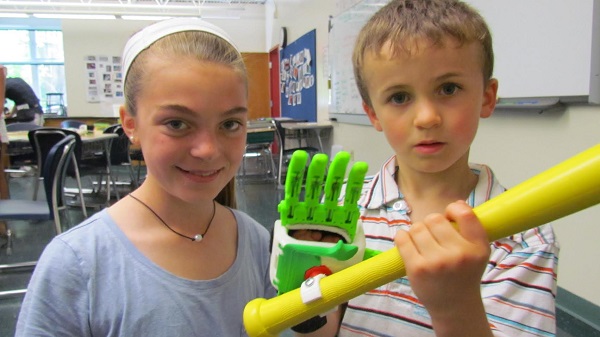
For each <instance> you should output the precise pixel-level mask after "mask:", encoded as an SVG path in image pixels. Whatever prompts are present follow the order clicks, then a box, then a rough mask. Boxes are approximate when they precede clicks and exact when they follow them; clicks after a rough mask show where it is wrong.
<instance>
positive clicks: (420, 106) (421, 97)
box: [364, 39, 497, 173]
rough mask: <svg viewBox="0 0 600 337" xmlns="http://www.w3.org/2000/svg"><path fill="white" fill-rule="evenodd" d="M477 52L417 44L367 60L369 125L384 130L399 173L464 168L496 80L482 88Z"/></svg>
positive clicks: (472, 45)
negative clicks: (408, 170)
mask: <svg viewBox="0 0 600 337" xmlns="http://www.w3.org/2000/svg"><path fill="white" fill-rule="evenodd" d="M480 49H481V47H480V46H479V45H478V44H476V43H470V44H464V45H460V46H457V44H456V43H453V41H452V40H448V39H447V40H446V41H444V44H443V45H442V46H431V45H429V44H427V43H419V44H418V45H417V46H416V48H414V49H413V53H410V54H409V53H405V52H401V53H398V54H397V55H393V56H392V55H391V54H390V52H389V46H384V48H382V53H381V55H378V56H375V55H367V56H366V57H365V66H364V67H365V69H364V73H365V74H367V75H366V76H365V77H366V82H367V84H368V91H369V95H370V96H371V101H372V107H368V106H366V105H365V106H364V108H365V111H366V112H367V114H368V116H369V118H370V119H371V122H372V123H373V125H374V126H375V128H376V129H377V130H379V131H383V132H384V134H385V136H386V138H387V139H388V142H389V144H390V145H391V146H392V148H393V149H394V152H395V153H396V158H397V161H398V163H399V165H400V168H401V170H402V169H404V170H406V169H411V170H415V171H419V172H427V173H435V172H443V171H445V170H447V169H449V168H450V167H453V166H454V165H455V164H457V163H459V164H458V165H463V164H464V165H465V167H466V165H467V164H468V163H467V161H468V152H469V147H470V146H471V142H472V141H473V139H474V138H475V134H476V132H477V126H478V122H479V119H480V118H486V117H489V116H490V115H491V114H492V111H493V109H494V106H495V102H496V90H497V82H496V80H490V81H488V82H487V83H485V81H484V79H483V74H482V70H481V69H482V64H481V63H482V61H481V50H480Z"/></svg>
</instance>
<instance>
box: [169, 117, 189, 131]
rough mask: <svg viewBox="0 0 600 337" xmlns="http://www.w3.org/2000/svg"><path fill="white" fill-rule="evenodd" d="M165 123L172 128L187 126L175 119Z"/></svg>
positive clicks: (178, 128)
mask: <svg viewBox="0 0 600 337" xmlns="http://www.w3.org/2000/svg"><path fill="white" fill-rule="evenodd" d="M166 125H167V126H168V127H169V128H170V129H172V130H183V129H184V128H186V126H187V125H186V124H185V123H184V122H183V121H180V120H177V119H174V120H170V121H168V122H167V123H166Z"/></svg>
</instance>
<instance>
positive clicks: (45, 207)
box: [0, 136, 76, 267]
mask: <svg viewBox="0 0 600 337" xmlns="http://www.w3.org/2000/svg"><path fill="white" fill-rule="evenodd" d="M75 144H76V140H75V137H73V136H66V137H65V138H63V139H62V140H60V141H58V142H57V143H56V144H54V145H53V146H52V148H51V149H50V150H49V151H48V155H47V156H46V160H45V162H44V165H42V168H43V174H42V175H43V177H44V191H45V193H46V200H40V201H35V200H15V199H6V200H0V220H30V221H41V220H54V229H55V232H56V234H60V233H62V221H61V218H60V213H61V212H62V211H64V210H66V203H65V198H64V193H63V187H64V183H65V177H66V172H67V167H68V166H69V163H72V162H73V161H74V158H75V157H74V155H73V151H74V150H75ZM66 220H68V218H66ZM6 246H7V248H6V253H7V254H8V255H10V254H11V253H12V236H11V235H9V237H8V242H7V245H6ZM3 267H5V266H3Z"/></svg>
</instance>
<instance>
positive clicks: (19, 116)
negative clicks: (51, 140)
mask: <svg viewBox="0 0 600 337" xmlns="http://www.w3.org/2000/svg"><path fill="white" fill-rule="evenodd" d="M4 95H5V98H7V99H9V100H11V101H13V102H14V105H13V107H12V109H11V110H10V111H9V112H8V113H6V117H7V120H8V121H13V122H20V123H22V122H33V123H36V124H38V125H43V115H44V110H43V109H42V107H41V106H40V99H39V98H38V97H37V95H36V93H35V92H34V91H33V89H32V88H31V86H30V85H29V84H27V82H25V81H24V80H23V79H22V78H20V77H9V78H7V79H6V81H5V89H4Z"/></svg>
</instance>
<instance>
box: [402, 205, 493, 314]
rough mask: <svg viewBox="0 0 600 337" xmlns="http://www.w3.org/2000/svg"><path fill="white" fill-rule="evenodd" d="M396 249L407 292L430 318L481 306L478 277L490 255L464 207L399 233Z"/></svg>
mask: <svg viewBox="0 0 600 337" xmlns="http://www.w3.org/2000/svg"><path fill="white" fill-rule="evenodd" d="M453 222H454V223H456V225H454V224H453ZM395 244H396V246H397V248H398V250H399V252H400V255H401V256H402V259H403V260H404V263H405V265H406V273H407V276H408V278H409V280H410V284H411V287H412V289H413V290H414V292H415V294H416V295H417V297H418V298H419V300H420V301H421V302H422V303H423V304H424V305H425V307H426V308H427V310H428V311H429V313H430V314H431V316H432V318H433V317H435V316H436V315H449V314H452V312H456V311H457V310H460V308H459V307H458V306H463V305H464V306H465V307H467V306H472V305H474V304H477V303H481V289H480V283H481V276H482V274H483V272H484V270H485V268H486V265H487V263H488V261H489V256H490V251H491V250H490V245H489V242H488V236H487V234H486V232H485V230H484V228H483V227H482V225H481V223H480V222H479V220H478V219H477V217H476V216H475V214H474V213H473V211H472V209H471V208H470V207H469V206H468V205H467V204H466V202H464V201H457V202H454V203H452V204H450V205H448V207H447V208H446V212H445V214H444V215H442V214H432V215H429V216H427V217H426V218H425V219H424V221H423V222H417V223H415V224H413V225H412V227H411V229H410V230H409V231H400V232H398V233H397V234H396V238H395Z"/></svg>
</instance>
